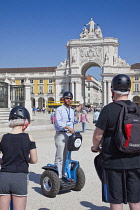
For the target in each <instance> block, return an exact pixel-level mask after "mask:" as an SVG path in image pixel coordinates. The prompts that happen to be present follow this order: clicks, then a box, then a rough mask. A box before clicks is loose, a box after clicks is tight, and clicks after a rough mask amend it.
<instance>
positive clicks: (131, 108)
mask: <svg viewBox="0 0 140 210" xmlns="http://www.w3.org/2000/svg"><path fill="white" fill-rule="evenodd" d="M114 103H116V104H119V105H121V106H122V107H124V109H125V112H126V113H128V112H134V113H136V114H137V115H140V108H139V107H138V105H137V104H135V103H134V102H132V101H131V102H130V104H126V103H125V102H124V101H114Z"/></svg>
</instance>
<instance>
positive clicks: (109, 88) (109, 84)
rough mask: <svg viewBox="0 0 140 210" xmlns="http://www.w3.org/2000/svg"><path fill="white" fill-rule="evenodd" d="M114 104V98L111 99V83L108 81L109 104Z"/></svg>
mask: <svg viewBox="0 0 140 210" xmlns="http://www.w3.org/2000/svg"><path fill="white" fill-rule="evenodd" d="M110 102H112V98H111V82H110V81H108V104H109V103H110Z"/></svg>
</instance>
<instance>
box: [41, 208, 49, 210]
mask: <svg viewBox="0 0 140 210" xmlns="http://www.w3.org/2000/svg"><path fill="white" fill-rule="evenodd" d="M38 210H50V209H46V208H40V209H38Z"/></svg>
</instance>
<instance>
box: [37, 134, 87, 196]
mask: <svg viewBox="0 0 140 210" xmlns="http://www.w3.org/2000/svg"><path fill="white" fill-rule="evenodd" d="M81 144H82V136H81V134H80V133H79V132H78V131H76V133H74V134H72V135H71V136H69V140H68V155H67V159H66V163H65V167H64V174H65V177H64V178H63V179H59V173H58V168H57V166H56V165H53V164H47V166H44V167H42V169H44V170H45V171H44V172H43V173H42V175H41V179H40V184H41V189H42V192H43V193H44V194H45V195H46V196H47V197H50V198H53V197H56V195H57V194H58V193H59V191H64V190H75V191H80V190H81V189H82V188H83V187H84V185H85V174H84V171H83V170H82V168H81V167H80V164H79V162H78V161H75V160H71V152H72V151H78V150H79V148H80V146H81Z"/></svg>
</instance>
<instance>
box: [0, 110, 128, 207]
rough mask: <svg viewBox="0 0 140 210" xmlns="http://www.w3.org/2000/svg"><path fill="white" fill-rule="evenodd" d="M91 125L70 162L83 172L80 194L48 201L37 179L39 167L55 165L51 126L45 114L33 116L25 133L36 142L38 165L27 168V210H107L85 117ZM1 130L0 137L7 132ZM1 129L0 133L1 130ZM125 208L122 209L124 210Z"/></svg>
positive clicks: (91, 133) (79, 126)
mask: <svg viewBox="0 0 140 210" xmlns="http://www.w3.org/2000/svg"><path fill="white" fill-rule="evenodd" d="M88 119H89V122H90V123H87V130H86V132H85V133H81V134H82V136H83V143H82V146H81V148H80V150H79V151H77V152H76V151H75V152H73V153H72V159H73V160H78V161H79V162H80V166H81V167H82V169H83V170H84V172H85V176H86V183H85V186H84V188H83V189H82V190H81V191H79V192H76V191H72V190H69V191H65V192H61V193H59V194H58V195H57V196H56V197H55V198H48V197H46V196H44V195H43V193H42V191H41V188H40V176H41V174H42V173H43V171H44V170H43V169H42V166H44V165H46V164H47V163H52V164H53V163H54V154H55V145H54V134H55V131H54V128H53V125H52V124H51V122H50V115H48V114H47V113H45V114H43V113H37V114H36V115H35V116H33V121H32V122H31V125H30V128H29V129H28V132H29V133H31V134H32V135H33V136H34V138H35V139H36V144H37V151H38V163H37V164H35V165H30V168H29V178H30V182H29V195H28V201H27V210H71V209H74V210H84V209H85V210H107V209H109V204H106V203H103V202H102V201H101V183H100V180H99V178H98V177H97V174H96V172H95V169H94V165H93V161H94V157H95V156H96V154H94V153H92V152H91V151H90V147H91V144H92V135H93V131H94V128H95V127H94V125H93V123H92V113H89V114H88ZM6 126H7V125H6V124H5V126H4V125H3V128H2V127H1V130H0V131H1V135H2V133H3V132H5V130H4V129H6ZM81 127H82V126H81V123H79V124H77V125H76V126H75V129H76V130H79V131H80V130H81ZM2 129H3V130H2ZM127 209H128V206H127V205H125V207H124V210H127Z"/></svg>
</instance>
